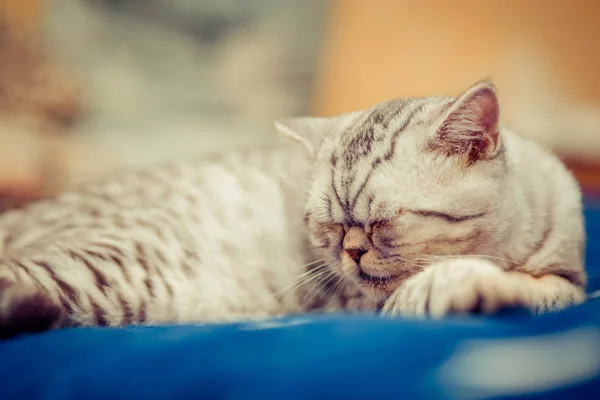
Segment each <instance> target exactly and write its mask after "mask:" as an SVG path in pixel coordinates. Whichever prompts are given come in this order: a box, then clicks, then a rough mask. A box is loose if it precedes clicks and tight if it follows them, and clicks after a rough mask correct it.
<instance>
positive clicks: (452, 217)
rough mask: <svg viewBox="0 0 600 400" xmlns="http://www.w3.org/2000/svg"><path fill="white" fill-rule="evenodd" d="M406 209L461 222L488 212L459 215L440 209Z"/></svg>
mask: <svg viewBox="0 0 600 400" xmlns="http://www.w3.org/2000/svg"><path fill="white" fill-rule="evenodd" d="M405 211H406V212H409V213H411V214H415V215H419V216H421V217H429V218H438V219H443V220H445V221H448V222H451V223H459V222H464V221H469V220H472V219H477V218H481V217H483V216H484V215H485V214H486V213H484V212H482V213H479V214H471V215H460V216H459V215H451V214H446V213H443V212H439V211H430V210H405Z"/></svg>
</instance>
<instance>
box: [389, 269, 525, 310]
mask: <svg viewBox="0 0 600 400" xmlns="http://www.w3.org/2000/svg"><path fill="white" fill-rule="evenodd" d="M510 307H526V308H529V309H531V308H533V306H532V298H531V292H530V289H529V287H528V286H527V284H525V283H524V282H523V281H522V280H520V279H515V277H514V276H512V275H511V274H510V273H507V272H505V271H504V270H502V268H500V267H499V266H497V265H495V264H494V263H492V262H489V261H487V260H482V259H478V258H457V259H453V260H447V261H443V262H439V263H436V264H433V265H431V266H429V267H428V268H426V269H425V270H424V271H423V272H421V273H420V274H417V275H416V276H414V277H412V278H411V279H409V280H407V281H406V282H405V283H403V284H402V286H400V287H399V288H398V289H396V291H395V292H394V293H393V294H392V296H391V297H390V298H389V299H388V300H387V301H386V302H385V305H384V307H383V309H382V314H383V315H384V316H388V317H393V316H399V315H400V316H402V315H406V316H424V315H430V316H433V317H443V316H445V315H448V314H469V313H484V314H491V313H494V312H496V311H498V310H500V309H502V308H510Z"/></svg>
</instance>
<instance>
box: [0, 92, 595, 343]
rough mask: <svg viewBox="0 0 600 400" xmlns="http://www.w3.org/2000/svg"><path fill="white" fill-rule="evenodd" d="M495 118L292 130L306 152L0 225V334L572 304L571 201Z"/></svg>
mask: <svg viewBox="0 0 600 400" xmlns="http://www.w3.org/2000/svg"><path fill="white" fill-rule="evenodd" d="M497 116H498V110H497V102H496V98H495V94H494V93H493V88H491V86H489V85H488V84H480V85H478V86H475V87H474V88H472V89H470V91H468V92H467V93H465V94H464V95H463V96H461V97H460V98H458V99H450V98H425V99H406V100H402V101H394V102H389V103H386V104H382V105H378V106H375V107H374V108H372V109H369V110H366V111H364V112H357V113H353V114H348V115H343V116H340V117H337V118H333V119H298V120H294V121H291V122H289V123H280V124H279V129H280V131H282V132H283V133H284V134H287V135H288V136H291V137H293V138H295V139H297V140H299V141H300V142H302V143H303V145H298V144H297V143H293V144H290V143H286V144H282V145H281V146H276V147H273V148H270V149H257V150H248V151H240V152H238V153H231V154H228V155H224V156H219V157H214V158H208V159H205V160H201V161H194V162H189V163H181V164H173V165H166V166H161V167H155V168H154V169H148V170H143V171H129V172H125V173H123V174H120V175H118V176H115V177H108V178H106V179H105V180H103V181H98V182H92V183H88V184H85V185H83V186H81V187H79V188H76V189H73V190H72V191H70V192H67V193H64V194H63V195H61V196H59V197H57V198H55V199H49V200H46V201H43V202H39V203H36V204H33V205H31V206H29V207H27V208H25V209H23V210H17V211H14V212H11V213H8V214H5V215H3V216H0V233H1V234H0V236H1V237H0V239H2V241H1V242H0V243H1V244H2V247H1V249H2V250H1V253H0V254H1V256H0V331H2V333H3V334H5V335H10V334H14V333H18V332H20V331H27V330H38V329H46V328H49V327H54V326H65V325H111V326H116V325H129V324H152V323H181V322H213V321H237V320H244V319H259V318H267V317H272V316H278V315H287V314H294V313H302V312H309V311H313V310H342V309H362V310H374V309H376V308H377V307H380V306H381V307H382V309H383V312H384V314H386V315H390V316H391V315H397V314H405V315H423V314H432V315H440V316H441V315H445V314H447V313H450V312H471V311H484V312H492V311H494V310H496V309H498V308H500V307H504V306H511V305H523V306H527V307H529V308H531V309H532V310H535V311H537V312H544V311H549V310H553V309H560V308H563V307H566V306H568V305H571V304H576V303H578V302H581V301H582V300H583V298H584V295H583V290H582V288H583V286H584V285H585V274H584V269H583V260H582V246H583V242H584V232H583V224H582V218H581V204H580V203H581V200H580V193H579V189H578V187H577V185H576V183H575V182H574V180H573V178H572V177H571V176H570V174H569V173H568V172H567V171H566V170H565V168H564V167H563V166H562V164H561V163H560V162H559V161H558V160H557V159H556V158H554V157H553V156H551V155H549V154H547V153H546V152H544V151H543V150H541V149H539V148H538V147H537V146H535V145H534V144H532V143H530V142H527V141H525V140H523V139H521V138H519V137H518V136H516V135H513V134H511V133H510V132H508V131H502V132H501V133H500V134H498V130H497ZM305 147H307V148H308V149H307V148H305ZM315 157H316V160H315ZM307 271H308V272H307Z"/></svg>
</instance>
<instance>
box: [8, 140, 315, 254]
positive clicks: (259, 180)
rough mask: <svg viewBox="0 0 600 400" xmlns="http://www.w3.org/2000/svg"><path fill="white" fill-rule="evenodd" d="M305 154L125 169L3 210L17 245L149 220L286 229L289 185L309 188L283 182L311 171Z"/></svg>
mask: <svg viewBox="0 0 600 400" xmlns="http://www.w3.org/2000/svg"><path fill="white" fill-rule="evenodd" d="M302 157H303V156H302V155H301V154H298V153H295V152H293V151H291V152H290V151H289V149H288V148H286V147H281V146H272V147H266V148H252V149H243V150H238V151H230V152H227V153H222V154H211V155H206V156H203V157H197V158H194V159H189V160H185V161H181V162H171V163H165V164H161V165H156V166H151V167H145V168H138V169H128V170H123V171H118V172H115V173H111V174H109V175H106V176H104V177H102V178H99V179H95V180H93V181H90V182H86V183H83V184H80V185H78V186H75V187H73V188H70V189H68V190H66V191H64V192H63V193H61V194H59V195H58V196H55V197H52V198H48V199H44V200H41V201H38V202H36V203H33V204H30V205H28V206H26V207H24V208H22V209H19V210H13V211H10V212H8V213H5V214H3V215H0V230H1V231H3V235H4V236H7V235H8V236H10V237H9V239H11V240H9V242H12V243H13V246H16V245H17V244H18V243H17V242H23V243H28V244H30V243H32V242H35V241H37V240H38V239H40V238H43V237H46V236H47V235H49V234H53V235H55V236H56V235H58V236H72V235H78V234H79V235H88V234H90V233H91V232H99V231H102V232H109V231H110V232H125V231H127V232H132V231H136V230H138V229H139V228H140V227H144V226H146V227H154V230H156V231H157V232H159V234H160V232H161V231H166V230H168V228H170V229H175V230H177V231H178V232H180V233H181V232H182V231H186V235H188V236H189V234H190V233H191V234H193V235H200V236H206V235H207V234H212V235H228V234H229V233H228V230H231V229H232V228H235V230H236V231H238V232H239V231H241V232H242V233H243V232H245V233H246V234H250V233H251V231H254V230H257V229H279V230H281V229H284V227H283V226H282V221H281V219H282V218H281V217H282V216H281V215H277V211H279V212H283V211H285V207H284V205H283V204H284V201H285V199H284V197H285V195H284V192H285V194H289V195H291V196H292V197H293V196H301V194H302V193H304V192H303V191H302V190H300V189H299V188H296V187H294V186H293V185H294V184H292V185H291V186H289V187H284V188H282V184H281V182H289V181H290V180H293V178H290V177H289V176H288V175H289V174H291V175H295V174H301V175H302V174H303V173H304V170H303V167H300V168H299V166H300V165H301V164H303V159H302ZM7 232H8V233H7ZM281 233H282V232H280V234H281ZM19 238H21V240H16V239H19ZM5 242H6V241H5Z"/></svg>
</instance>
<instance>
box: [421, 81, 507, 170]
mask: <svg viewBox="0 0 600 400" xmlns="http://www.w3.org/2000/svg"><path fill="white" fill-rule="evenodd" d="M499 111H500V110H499V104H498V97H497V96H496V90H495V88H494V85H493V84H492V83H491V82H489V81H482V82H479V83H477V84H475V85H474V86H473V87H471V88H470V89H469V90H467V91H466V92H465V93H463V94H462V95H461V96H460V97H458V98H457V99H456V100H455V101H454V102H453V103H452V104H451V105H450V108H449V109H448V110H447V111H446V112H445V114H444V116H443V118H442V119H441V123H440V124H439V125H438V126H437V128H436V131H435V136H434V138H433V139H432V141H431V143H430V147H432V148H433V149H436V150H439V151H442V152H444V153H446V154H447V155H459V156H463V157H465V158H466V160H467V162H468V163H470V164H472V163H474V162H476V161H477V160H482V159H486V158H490V157H493V156H494V155H495V154H496V152H497V151H499V149H500V147H501V146H500V143H499V142H500V136H499V128H498V123H499V121H498V118H499Z"/></svg>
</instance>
